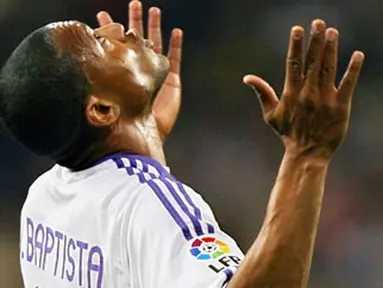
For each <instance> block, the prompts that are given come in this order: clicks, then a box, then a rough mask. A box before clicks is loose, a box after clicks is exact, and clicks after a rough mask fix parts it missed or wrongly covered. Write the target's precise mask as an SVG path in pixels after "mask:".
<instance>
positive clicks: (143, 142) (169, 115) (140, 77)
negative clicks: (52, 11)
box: [49, 1, 183, 170]
mask: <svg viewBox="0 0 383 288" xmlns="http://www.w3.org/2000/svg"><path fill="white" fill-rule="evenodd" d="M129 11H130V12H129V14H130V22H129V30H128V32H126V33H125V28H124V26H123V25H121V24H119V23H114V22H113V20H112V19H111V17H110V16H109V14H107V13H106V12H100V13H99V14H98V15H97V18H98V21H99V23H100V26H101V27H100V28H98V29H96V30H92V29H91V28H90V27H88V26H86V25H84V24H82V23H80V22H75V21H68V22H60V23H54V24H51V25H50V26H49V27H50V29H51V30H52V32H53V34H54V39H55V42H56V44H57V46H58V47H59V50H60V51H61V52H65V53H70V54H72V55H73V56H74V57H75V58H76V59H77V60H78V61H79V63H81V65H82V68H83V70H84V72H85V74H86V75H87V77H88V79H89V81H90V83H91V84H92V92H91V95H89V100H88V102H87V103H86V110H85V114H86V117H87V120H88V122H89V123H90V124H91V125H93V126H95V127H100V128H106V129H109V130H110V134H109V136H108V138H107V139H106V141H104V143H102V144H100V145H97V146H96V145H95V146H94V147H92V150H90V151H87V152H86V153H84V160H82V159H79V161H77V163H75V164H74V166H75V167H74V168H75V169H76V170H79V169H80V170H81V169H84V168H86V167H89V166H90V165H91V164H92V163H94V162H95V161H97V160H98V159H99V158H100V157H103V156H105V155H108V154H112V153H115V152H119V151H127V152H133V153H137V154H142V155H147V156H149V157H152V158H154V159H156V160H157V161H159V162H160V163H162V164H166V161H165V156H164V153H163V143H164V141H165V140H166V138H167V136H168V135H169V133H170V132H171V130H172V129H173V126H174V124H175V122H176V119H177V116H178V113H179V109H180V102H181V81H180V75H179V74H180V64H181V53H182V41H183V33H182V30H180V29H174V30H173V31H172V35H171V39H170V44H169V47H170V48H169V53H168V57H165V56H164V55H162V52H163V51H162V50H163V49H162V36H161V11H160V9H158V8H155V7H154V8H151V9H150V11H149V17H148V19H149V23H148V39H147V40H146V39H144V38H143V37H142V35H143V34H142V33H143V27H142V4H141V2H139V1H132V2H131V3H130V6H129ZM140 19H141V20H140ZM106 71H107V72H106Z"/></svg>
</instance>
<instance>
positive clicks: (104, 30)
mask: <svg viewBox="0 0 383 288" xmlns="http://www.w3.org/2000/svg"><path fill="white" fill-rule="evenodd" d="M94 31H95V33H96V34H97V35H99V36H101V37H105V38H108V39H109V40H110V39H113V40H118V41H121V42H123V41H124V40H125V28H124V26H123V25H121V24H120V23H115V22H113V23H111V24H107V25H105V26H102V27H100V28H97V29H95V30H94Z"/></svg>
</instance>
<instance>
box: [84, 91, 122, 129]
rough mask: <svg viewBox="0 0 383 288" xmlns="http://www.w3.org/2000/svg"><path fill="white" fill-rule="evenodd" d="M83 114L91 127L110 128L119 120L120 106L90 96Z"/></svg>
mask: <svg viewBox="0 0 383 288" xmlns="http://www.w3.org/2000/svg"><path fill="white" fill-rule="evenodd" d="M85 113H86V117H87V119H88V122H89V123H90V124H91V125H93V126H98V127H101V126H110V125H112V124H113V123H115V122H117V120H118V119H119V118H120V106H119V105H117V104H116V103H114V102H113V101H110V100H106V99H101V98H98V97H96V96H90V97H89V100H88V103H87V105H86V112H85Z"/></svg>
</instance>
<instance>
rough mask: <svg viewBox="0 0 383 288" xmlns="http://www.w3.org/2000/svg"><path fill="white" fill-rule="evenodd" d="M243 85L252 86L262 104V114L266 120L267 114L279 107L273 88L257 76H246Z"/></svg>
mask: <svg viewBox="0 0 383 288" xmlns="http://www.w3.org/2000/svg"><path fill="white" fill-rule="evenodd" d="M243 83H245V84H246V85H248V86H250V87H251V88H252V89H253V90H254V91H255V93H256V94H257V96H258V99H259V102H260V104H261V108H262V113H263V116H264V118H265V119H266V116H267V114H268V113H269V112H270V111H272V110H273V109H275V108H276V107H277V106H278V103H279V100H278V97H277V95H276V94H275V91H274V89H273V88H271V86H270V85H269V84H268V83H267V82H266V81H264V80H263V79H261V78H259V77H258V76H255V75H246V76H245V77H244V78H243Z"/></svg>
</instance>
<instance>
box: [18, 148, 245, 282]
mask: <svg viewBox="0 0 383 288" xmlns="http://www.w3.org/2000/svg"><path fill="white" fill-rule="evenodd" d="M242 258H243V254H242V252H241V251H240V249H239V248H238V246H237V244H236V242H235V241H234V240H233V239H232V238H230V237H229V236H228V235H226V234H225V233H224V232H222V231H221V229H220V228H219V226H218V224H217V222H216V220H215V219H214V215H213V213H212V211H211V209H210V208H209V206H208V205H207V204H206V203H205V201H204V200H203V199H202V198H201V196H200V195H199V194H197V193H196V192H194V191H193V190H192V189H191V188H189V187H188V186H186V185H184V184H182V183H181V182H179V181H178V180H177V179H175V177H174V176H172V175H171V174H170V173H169V172H168V169H167V168H166V167H164V166H162V165H161V164H160V163H158V162H156V161H154V160H153V159H151V158H148V157H145V156H139V155H134V154H124V153H122V154H117V155H113V156H109V157H107V158H105V159H103V160H102V161H99V162H98V163H97V164H96V165H95V166H93V167H91V168H89V169H86V170H83V171H80V172H72V171H70V170H69V169H66V168H64V167H61V166H59V165H56V166H54V167H53V168H52V169H51V170H49V171H48V172H46V173H45V174H43V175H42V176H41V177H40V178H38V179H37V180H36V181H35V183H34V184H33V185H32V186H31V187H30V189H29V193H28V197H27V199H26V201H25V203H24V206H23V209H22V213H21V233H20V262H21V270H22V275H23V279H24V284H25V287H26V288H61V287H87V288H93V287H94V288H101V287H103V288H112V287H113V288H164V287H166V288H181V287H182V288H192V287H193V288H194V287H195V288H197V287H198V288H218V287H225V285H227V283H228V281H229V280H230V278H231V277H232V275H233V273H234V272H235V271H236V269H237V267H238V265H239V263H240V261H241V259H242Z"/></svg>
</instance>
